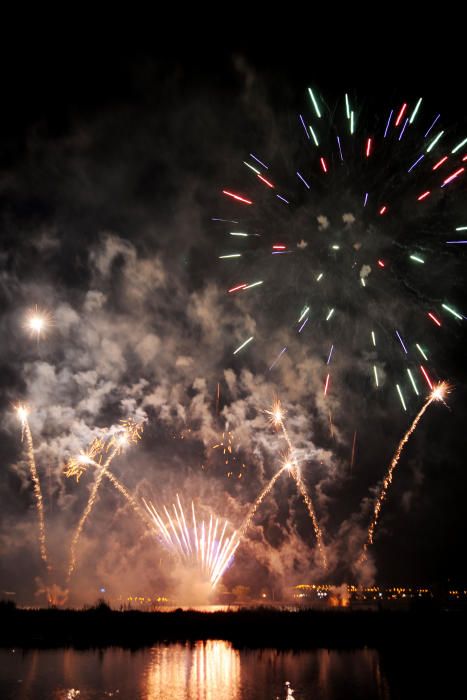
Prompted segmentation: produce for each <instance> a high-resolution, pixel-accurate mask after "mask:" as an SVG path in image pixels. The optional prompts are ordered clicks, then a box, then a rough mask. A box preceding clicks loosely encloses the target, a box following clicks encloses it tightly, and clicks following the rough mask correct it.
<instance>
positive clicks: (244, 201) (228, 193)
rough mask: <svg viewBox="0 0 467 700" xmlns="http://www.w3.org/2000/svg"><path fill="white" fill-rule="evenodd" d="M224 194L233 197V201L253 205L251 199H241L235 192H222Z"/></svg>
mask: <svg viewBox="0 0 467 700" xmlns="http://www.w3.org/2000/svg"><path fill="white" fill-rule="evenodd" d="M222 194H225V195H227V197H232V199H236V200H237V201H238V202H243V204H253V202H252V201H251V200H250V199H246V198H245V197H240V195H238V194H234V193H233V192H229V191H228V190H222Z"/></svg>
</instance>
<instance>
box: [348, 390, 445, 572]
mask: <svg viewBox="0 0 467 700" xmlns="http://www.w3.org/2000/svg"><path fill="white" fill-rule="evenodd" d="M448 390H449V387H448V385H447V384H446V383H445V382H441V383H440V384H438V385H437V386H436V387H435V388H434V389H433V391H432V392H431V394H429V396H428V399H427V400H426V401H425V403H424V404H423V406H422V408H421V409H420V411H419V412H418V413H417V415H416V416H415V418H414V420H413V422H412V425H411V426H410V428H409V429H408V430H407V432H406V433H405V435H404V437H403V438H402V440H401V441H400V443H399V444H398V446H397V450H396V451H395V453H394V456H393V458H392V460H391V463H390V465H389V468H388V470H387V472H386V476H385V477H384V480H383V485H382V487H381V490H380V492H379V496H378V498H377V499H376V502H375V507H374V511H373V519H372V521H371V523H370V527H369V528H368V535H367V540H366V542H365V544H364V545H363V551H362V553H361V555H360V557H359V560H358V563H362V562H363V561H364V560H365V559H366V553H367V550H368V547H369V546H370V545H372V544H373V538H374V534H375V529H376V526H377V524H378V521H379V517H380V514H381V508H382V506H383V502H384V500H385V498H386V496H387V493H388V489H389V487H390V485H391V482H392V479H393V474H394V470H395V468H396V467H397V465H398V463H399V460H400V458H401V454H402V452H403V449H404V447H405V445H406V444H407V442H408V441H409V439H410V436H411V435H412V434H413V433H414V432H415V430H416V428H417V425H418V423H419V422H420V420H421V418H422V417H423V414H424V413H425V411H426V410H427V408H428V406H429V405H430V404H431V403H433V401H442V402H443V403H444V396H445V395H446V393H447V392H448Z"/></svg>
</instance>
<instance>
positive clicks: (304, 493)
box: [290, 467, 328, 569]
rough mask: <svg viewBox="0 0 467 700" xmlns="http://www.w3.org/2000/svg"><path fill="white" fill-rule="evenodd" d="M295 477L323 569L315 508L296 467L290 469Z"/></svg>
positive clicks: (324, 566)
mask: <svg viewBox="0 0 467 700" xmlns="http://www.w3.org/2000/svg"><path fill="white" fill-rule="evenodd" d="M290 473H291V474H292V476H293V478H294V479H295V483H296V484H297V486H298V488H299V491H300V493H301V494H302V498H303V500H304V501H305V505H306V507H307V509H308V514H309V516H310V518H311V521H312V523H313V528H314V531H315V536H316V541H317V543H318V550H319V553H320V556H321V562H322V565H323V569H327V568H328V561H327V557H326V552H325V549H324V544H323V536H322V533H321V529H320V527H319V523H318V519H317V517H316V513H315V509H314V507H313V501H312V500H311V496H310V494H309V493H308V491H307V489H306V486H305V484H304V483H303V480H302V477H301V476H300V471H299V469H298V467H295V468H294V469H292V470H291V472H290Z"/></svg>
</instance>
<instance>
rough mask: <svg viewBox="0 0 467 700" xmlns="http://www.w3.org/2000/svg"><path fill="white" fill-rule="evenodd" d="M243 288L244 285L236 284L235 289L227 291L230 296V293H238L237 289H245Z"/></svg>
mask: <svg viewBox="0 0 467 700" xmlns="http://www.w3.org/2000/svg"><path fill="white" fill-rule="evenodd" d="M245 287H246V284H237V286H236V287H232V288H231V289H229V290H228V291H229V294H231V293H232V292H238V290H239V289H245Z"/></svg>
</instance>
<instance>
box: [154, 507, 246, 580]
mask: <svg viewBox="0 0 467 700" xmlns="http://www.w3.org/2000/svg"><path fill="white" fill-rule="evenodd" d="M176 500H177V502H176V503H173V504H172V511H173V514H172V513H171V512H170V510H169V509H167V508H166V507H165V506H164V510H163V513H162V512H161V513H159V511H158V510H157V509H156V508H155V507H154V505H153V504H152V503H147V502H146V501H145V500H144V499H143V503H144V505H145V507H146V509H147V511H148V513H149V515H150V516H151V525H152V529H153V531H154V533H155V534H156V535H157V536H158V538H159V539H160V541H161V542H162V544H163V545H164V547H166V548H167V549H168V550H169V551H170V552H172V554H174V556H175V557H177V559H179V561H181V562H182V563H183V564H185V565H186V566H188V567H196V568H197V569H199V570H200V571H201V573H202V575H203V576H205V577H206V578H207V579H208V580H209V581H210V583H211V586H212V588H214V587H215V586H216V585H217V583H218V582H219V580H220V578H221V577H222V575H223V574H224V572H225V570H226V569H227V567H228V566H229V564H230V563H231V561H232V559H233V556H234V554H235V552H236V550H237V547H238V545H239V544H240V533H239V532H237V531H233V533H232V534H231V535H227V534H226V531H227V525H228V522H227V520H224V524H223V526H222V525H221V523H220V520H219V518H213V516H212V515H211V516H210V518H209V525H208V524H207V523H206V522H205V521H204V520H203V521H201V522H199V521H198V520H197V518H196V512H195V506H194V503H193V502H192V503H191V518H190V516H188V515H187V516H185V512H184V510H183V506H182V504H181V501H180V498H179V496H178V494H177V499H176ZM218 533H219V535H218Z"/></svg>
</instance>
